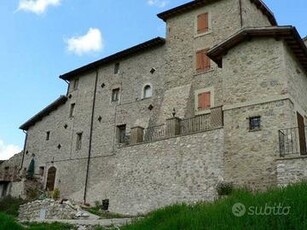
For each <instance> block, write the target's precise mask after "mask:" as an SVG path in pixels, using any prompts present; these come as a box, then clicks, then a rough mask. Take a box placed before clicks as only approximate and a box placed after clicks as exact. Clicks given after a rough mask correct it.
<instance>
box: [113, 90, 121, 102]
mask: <svg viewBox="0 0 307 230" xmlns="http://www.w3.org/2000/svg"><path fill="white" fill-rule="evenodd" d="M119 91H120V89H119V88H116V89H113V90H112V101H118V100H119Z"/></svg>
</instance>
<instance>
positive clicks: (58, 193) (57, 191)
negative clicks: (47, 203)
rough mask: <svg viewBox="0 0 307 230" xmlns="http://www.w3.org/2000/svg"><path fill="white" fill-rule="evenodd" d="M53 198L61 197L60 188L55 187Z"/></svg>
mask: <svg viewBox="0 0 307 230" xmlns="http://www.w3.org/2000/svg"><path fill="white" fill-rule="evenodd" d="M52 198H53V199H55V200H58V199H59V198H60V190H59V189H58V188H55V189H54V190H53V192H52Z"/></svg>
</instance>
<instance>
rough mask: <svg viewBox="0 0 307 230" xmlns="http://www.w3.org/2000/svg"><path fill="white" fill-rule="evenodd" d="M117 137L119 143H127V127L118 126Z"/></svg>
mask: <svg viewBox="0 0 307 230" xmlns="http://www.w3.org/2000/svg"><path fill="white" fill-rule="evenodd" d="M117 136H118V142H119V143H125V140H126V125H119V126H117Z"/></svg>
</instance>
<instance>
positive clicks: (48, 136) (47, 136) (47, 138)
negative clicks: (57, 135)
mask: <svg viewBox="0 0 307 230" xmlns="http://www.w3.org/2000/svg"><path fill="white" fill-rule="evenodd" d="M49 139H50V131H47V132H46V141H49Z"/></svg>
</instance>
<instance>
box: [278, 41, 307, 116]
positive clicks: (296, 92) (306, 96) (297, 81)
mask: <svg viewBox="0 0 307 230" xmlns="http://www.w3.org/2000/svg"><path fill="white" fill-rule="evenodd" d="M283 56H284V64H285V70H286V71H285V73H284V74H285V75H286V80H287V81H286V86H287V90H288V93H289V95H290V96H291V97H292V98H293V101H294V105H295V110H296V111H299V113H301V115H302V116H303V117H304V116H305V117H306V115H307V90H306V88H307V74H306V72H305V71H304V70H303V68H302V66H301V65H300V64H299V63H298V62H297V60H296V57H295V56H294V55H293V52H292V51H291V50H290V49H289V48H288V47H287V45H286V44H284V52H283ZM294 112H295V111H294ZM294 115H295V114H294Z"/></svg>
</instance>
